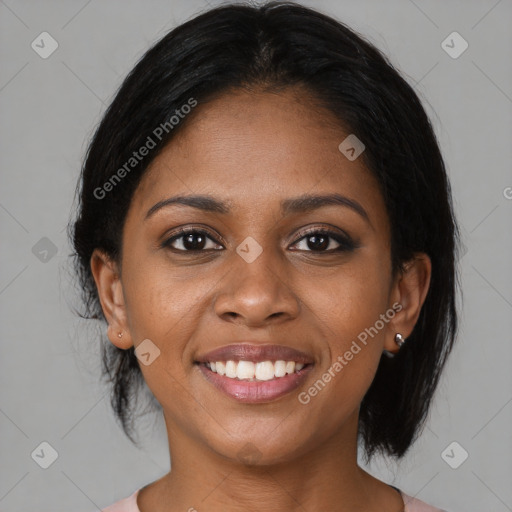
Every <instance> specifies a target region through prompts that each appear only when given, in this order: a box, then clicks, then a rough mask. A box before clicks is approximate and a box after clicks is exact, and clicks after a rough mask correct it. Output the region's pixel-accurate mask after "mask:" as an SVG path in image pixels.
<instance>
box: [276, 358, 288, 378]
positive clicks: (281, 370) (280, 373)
mask: <svg viewBox="0 0 512 512" xmlns="http://www.w3.org/2000/svg"><path fill="white" fill-rule="evenodd" d="M274 371H275V376H276V377H284V376H285V375H286V361H276V362H275V364H274Z"/></svg>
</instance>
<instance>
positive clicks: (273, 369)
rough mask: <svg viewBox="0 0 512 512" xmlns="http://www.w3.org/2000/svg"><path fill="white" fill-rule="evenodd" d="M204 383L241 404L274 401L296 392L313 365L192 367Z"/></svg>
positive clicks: (265, 363)
mask: <svg viewBox="0 0 512 512" xmlns="http://www.w3.org/2000/svg"><path fill="white" fill-rule="evenodd" d="M196 365H197V366H198V367H199V369H200V370H201V373H202V375H203V376H204V377H205V378H206V380H207V381H208V382H209V383H210V384H213V386H214V387H215V388H217V389H218V390H219V391H221V392H223V393H224V394H226V395H228V396H230V397H231V398H234V399H235V400H237V401H239V402H243V403H262V402H270V401H272V400H276V399H278V398H280V397H282V396H284V395H286V394H288V393H290V392H291V391H293V390H294V389H296V388H298V387H299V386H300V385H301V384H302V383H303V382H304V380H305V379H306V377H307V375H308V374H309V372H310V370H311V368H312V367H313V364H303V363H296V362H295V361H283V360H277V361H259V362H254V361H244V360H241V361H233V360H228V361H215V362H204V363H196Z"/></svg>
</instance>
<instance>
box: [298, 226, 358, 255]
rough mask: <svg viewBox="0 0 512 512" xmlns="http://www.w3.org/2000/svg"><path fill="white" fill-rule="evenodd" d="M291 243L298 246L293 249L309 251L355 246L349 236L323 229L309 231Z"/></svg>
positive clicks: (350, 248)
mask: <svg viewBox="0 0 512 512" xmlns="http://www.w3.org/2000/svg"><path fill="white" fill-rule="evenodd" d="M293 245H294V246H297V247H298V248H297V249H295V250H299V251H309V252H341V251H351V250H353V249H355V248H356V245H355V244H354V242H353V241H352V240H351V239H350V238H348V237H345V236H342V235H340V234H339V233H335V232H333V231H325V230H315V231H310V232H309V233H307V234H306V235H305V236H303V237H302V238H300V239H299V240H298V241H297V242H295V243H294V244H293Z"/></svg>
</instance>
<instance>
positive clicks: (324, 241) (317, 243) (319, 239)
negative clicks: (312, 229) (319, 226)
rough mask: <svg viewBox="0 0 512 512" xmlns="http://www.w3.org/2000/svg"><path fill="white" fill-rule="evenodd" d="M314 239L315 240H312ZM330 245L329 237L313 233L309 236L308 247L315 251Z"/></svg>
mask: <svg viewBox="0 0 512 512" xmlns="http://www.w3.org/2000/svg"><path fill="white" fill-rule="evenodd" d="M311 241H313V242H311ZM327 247H329V237H326V236H316V235H312V236H310V237H308V248H309V249H312V250H314V251H318V250H319V249H326V248H327Z"/></svg>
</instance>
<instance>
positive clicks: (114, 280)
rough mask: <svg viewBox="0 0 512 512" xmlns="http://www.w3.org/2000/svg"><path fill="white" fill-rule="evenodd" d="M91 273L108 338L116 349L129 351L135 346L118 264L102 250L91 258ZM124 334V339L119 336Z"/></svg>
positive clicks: (94, 252)
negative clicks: (106, 324)
mask: <svg viewBox="0 0 512 512" xmlns="http://www.w3.org/2000/svg"><path fill="white" fill-rule="evenodd" d="M90 264H91V271H92V275H93V277H94V281H95V282H96V288H97V289H98V295H99V299H100V303H101V307H102V309H103V314H104V315H105V318H106V319H107V322H108V329H107V336H108V338H109V340H110V341H111V343H112V344H113V345H115V346H116V347H119V348H122V349H128V348H130V347H131V346H132V345H133V341H132V339H131V335H130V331H129V329H128V322H127V317H126V307H125V302H124V295H123V285H122V283H121V279H120V273H119V271H118V268H117V264H116V263H115V262H114V261H112V260H111V259H110V258H109V256H108V255H107V254H105V253H104V252H103V251H102V250H100V249H94V251H93V253H92V256H91V261H90ZM119 333H122V334H123V335H122V337H119V336H118V334H119Z"/></svg>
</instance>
